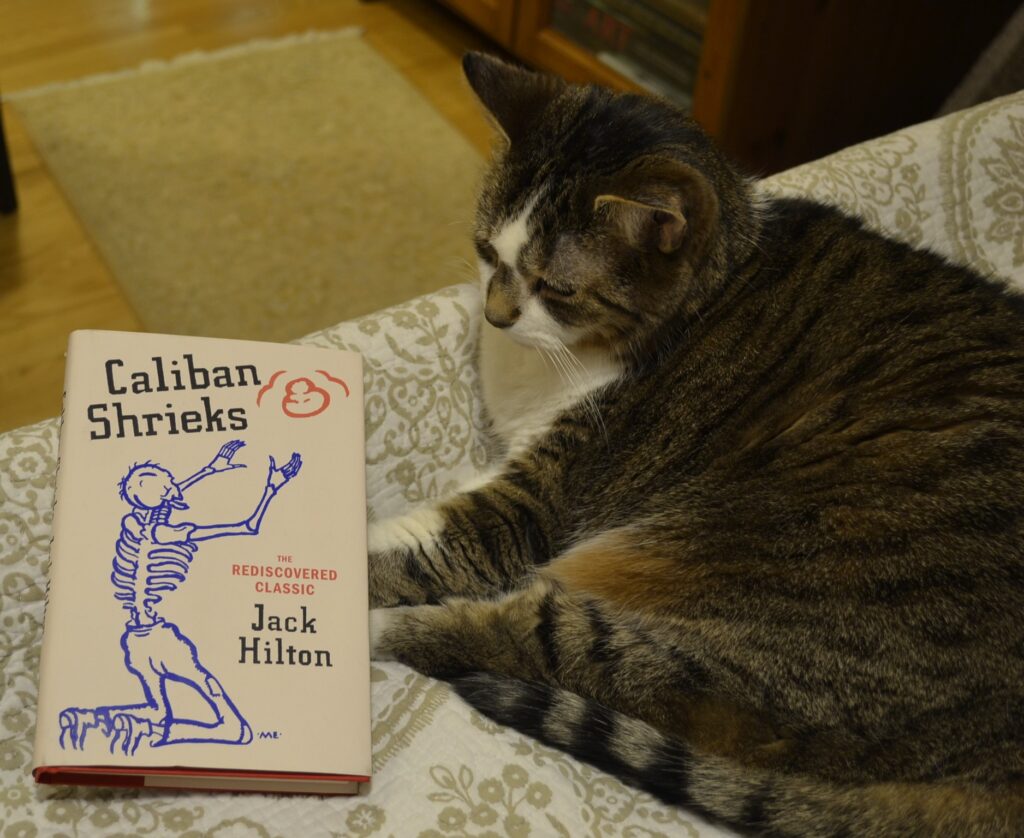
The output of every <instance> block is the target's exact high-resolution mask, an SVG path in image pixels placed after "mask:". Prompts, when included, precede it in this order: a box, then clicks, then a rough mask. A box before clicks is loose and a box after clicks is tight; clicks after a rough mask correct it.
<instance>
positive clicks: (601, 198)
mask: <svg viewBox="0 0 1024 838" xmlns="http://www.w3.org/2000/svg"><path fill="white" fill-rule="evenodd" d="M594 210H595V212H598V213H600V214H602V215H604V216H605V217H607V218H608V219H609V220H610V222H611V224H612V225H613V226H614V228H616V229H617V231H618V232H619V233H620V235H622V236H623V237H624V238H625V239H626V241H628V242H629V243H630V244H631V245H633V246H634V247H638V248H644V249H653V250H658V251H660V252H661V253H665V254H672V253H676V252H677V251H679V250H681V249H685V250H687V251H689V252H690V255H692V256H698V255H699V253H700V252H701V251H703V248H704V245H705V244H706V242H707V241H708V240H709V238H710V237H711V235H712V234H713V232H714V228H715V224H716V219H717V216H718V199H717V197H716V196H715V192H714V190H713V189H712V187H711V184H710V183H708V180H707V179H706V178H705V177H704V176H703V175H702V174H701V173H700V172H698V171H697V170H696V169H694V168H693V167H692V166H687V165H686V164H685V163H681V162H679V161H677V160H672V159H669V158H664V157H648V158H642V159H640V160H638V161H635V162H634V163H633V164H632V165H630V166H629V167H628V168H627V169H626V170H625V171H623V172H621V173H619V174H618V175H617V176H615V177H614V178H612V179H611V180H610V181H609V182H608V183H606V184H604V188H603V189H602V190H601V194H599V195H598V196H597V197H596V198H595V199H594Z"/></svg>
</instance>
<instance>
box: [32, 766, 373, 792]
mask: <svg viewBox="0 0 1024 838" xmlns="http://www.w3.org/2000/svg"><path fill="white" fill-rule="evenodd" d="M147 775H165V776H175V777H223V778H224V779H226V780H229V779H230V778H232V777H239V778H245V779H249V778H254V779H255V778H258V779H267V780H283V781H286V782H287V781H291V782H303V781H306V782H308V781H316V782H326V783H368V782H369V781H370V778H369V777H368V776H365V775H360V774H302V773H299V772H290V771H226V770H219V769H202V770H200V769H194V768H146V769H144V770H139V769H136V768H99V767H94V766H90V765H82V766H75V767H74V768H59V767H56V766H51V765H41V766H39V768H36V769H33V771H32V777H33V779H35V781H36V782H37V783H42V784H45V785H88V786H120V787H126V788H146V787H147V786H146V776H147ZM160 788H161V789H168V790H170V789H173V788H175V787H174V786H164V785H161V786H160ZM181 788H182V789H185V790H187V791H211V792H216V791H225V792H237V791H251V790H250V789H238V788H231V787H230V786H225V787H224V788H212V787H208V786H203V787H202V788H201V789H197V788H195V787H194V786H182V787H181ZM268 793H271V792H270V791H269V790H268ZM272 793H273V794H288V793H289V790H288V789H287V788H286V787H282V788H280V789H274V790H273V792H272ZM293 793H294V794H305V795H308V794H350V793H351V792H331V791H323V792H309V791H296V792H293Z"/></svg>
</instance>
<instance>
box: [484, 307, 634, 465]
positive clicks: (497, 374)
mask: <svg viewBox="0 0 1024 838" xmlns="http://www.w3.org/2000/svg"><path fill="white" fill-rule="evenodd" d="M481 328H482V332H481V335H480V381H481V385H482V387H483V394H484V401H485V403H486V404H487V412H488V414H489V415H490V418H491V422H492V425H493V429H494V432H495V433H496V434H497V435H498V436H499V437H500V438H501V439H502V440H503V441H504V442H505V444H506V445H507V446H508V453H509V456H510V457H515V456H516V455H517V454H519V453H521V452H522V451H523V450H524V449H525V448H527V447H528V446H529V445H530V444H531V443H532V442H533V441H534V440H535V439H537V438H538V437H540V436H542V435H543V434H544V433H546V432H547V430H548V429H549V428H550V427H551V423H552V422H553V421H554V419H555V417H556V416H558V415H559V414H560V413H562V412H563V411H565V410H567V409H569V408H570V407H572V406H573V405H574V404H576V403H577V402H579V401H581V400H582V399H584V398H586V396H587V395H588V394H590V393H592V392H593V391H594V390H596V389H598V388H600V387H604V386H605V385H606V384H609V383H611V382H612V381H614V380H615V379H617V378H618V377H619V376H620V375H621V374H622V367H621V365H620V364H619V363H618V362H617V361H616V360H615V359H614V358H612V357H611V356H610V355H609V354H608V353H607V352H602V351H600V350H597V349H572V350H571V352H572V355H573V357H574V358H575V361H572V360H568V359H565V358H560V359H559V360H557V361H556V360H555V359H554V357H551V358H549V357H548V356H545V355H543V354H541V352H540V351H539V350H538V349H537V348H536V347H534V346H525V345H522V344H520V343H517V342H515V341H513V340H510V339H509V336H508V335H507V334H505V332H507V331H508V330H502V329H496V328H494V327H493V326H491V325H490V324H489V323H484V324H483V325H482V327H481ZM554 354H555V355H557V354H558V353H554Z"/></svg>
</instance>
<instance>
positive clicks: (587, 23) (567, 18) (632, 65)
mask: <svg viewBox="0 0 1024 838" xmlns="http://www.w3.org/2000/svg"><path fill="white" fill-rule="evenodd" d="M618 5H621V6H622V8H618V7H617V6H618ZM633 5H634V4H616V3H604V2H598V0H558V2H556V3H555V5H554V7H553V10H552V23H553V24H554V26H555V27H556V28H557V29H558V30H560V31H561V32H563V33H564V34H565V35H567V36H568V37H570V38H571V39H572V40H574V41H575V42H577V43H578V44H580V45H581V46H583V47H585V48H586V49H588V50H590V51H591V52H593V53H595V55H596V56H597V58H598V59H599V60H600V61H602V62H603V63H605V64H607V65H608V66H610V67H612V68H613V69H615V70H616V71H617V72H619V73H621V74H622V75H625V76H627V77H628V78H630V79H632V80H633V81H634V82H636V83H637V84H639V85H641V86H642V87H646V88H647V89H649V90H651V91H653V92H655V93H658V94H660V95H663V96H666V97H668V98H670V99H673V100H675V101H676V102H677V103H679V104H680V105H682V106H683V107H689V105H690V103H691V101H692V91H693V87H694V82H695V79H696V74H697V65H698V62H699V59H700V47H701V41H700V38H699V36H698V35H696V34H695V33H692V32H688V33H686V35H685V37H686V38H687V41H686V43H685V45H682V44H681V43H680V42H678V41H677V42H673V41H671V40H668V39H667V37H666V35H667V34H671V32H670V31H669V30H667V29H666V27H665V26H664V25H663V24H664V23H665V21H664V19H663V18H661V16H660V15H658V14H657V13H656V12H653V11H650V10H645V11H644V12H643V13H638V12H636V11H635V10H633V11H630V9H631V8H632V6H633ZM642 14H646V15H647V18H648V20H647V25H645V24H643V23H640V22H639V20H638V16H640V15H642ZM655 19H657V21H655ZM652 23H656V24H657V25H651V24H652ZM676 29H677V30H678V31H679V32H681V33H682V32H686V30H684V29H682V27H676ZM678 37H679V38H682V37H683V35H679V36H678Z"/></svg>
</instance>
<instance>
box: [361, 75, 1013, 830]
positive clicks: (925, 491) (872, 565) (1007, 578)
mask: <svg viewBox="0 0 1024 838" xmlns="http://www.w3.org/2000/svg"><path fill="white" fill-rule="evenodd" d="M467 73H468V75H469V77H470V80H471V83H472V84H473V85H474V88H475V89H477V91H478V93H479V94H480V97H481V99H482V101H483V102H484V104H485V105H486V106H487V107H488V108H489V109H490V110H491V112H492V114H493V115H494V117H495V119H496V121H497V122H498V123H499V125H500V126H501V128H502V132H503V134H504V135H505V137H506V138H507V140H506V143H505V145H504V146H503V148H502V149H500V150H499V152H498V154H497V156H496V158H495V161H494V163H493V166H492V170H491V173H490V175H489V176H488V178H487V180H486V182H485V185H484V189H483V193H482V197H481V202H480V210H479V215H478V221H477V243H478V249H479V250H480V253H481V260H482V261H484V262H485V263H486V264H487V268H486V270H485V272H484V278H485V280H486V282H487V289H486V290H487V293H488V301H489V302H488V305H489V309H490V311H489V315H490V318H489V319H491V320H492V323H495V321H496V325H495V326H494V329H495V330H496V329H498V328H500V329H501V331H502V333H504V334H508V333H509V332H514V330H515V328H516V322H517V320H518V317H519V316H521V314H522V310H523V309H524V307H525V302H527V301H528V302H529V303H530V305H532V306H534V307H535V308H536V307H540V309H541V310H542V312H543V315H544V317H546V318H547V319H548V320H550V321H551V323H552V324H554V325H551V326H549V327H547V326H543V325H541V326H539V327H538V326H537V325H536V324H537V323H541V324H543V323H544V322H545V321H544V319H543V318H541V317H539V316H534V319H533V323H534V326H531V330H533V331H531V332H530V335H532V336H527V335H526V333H525V332H524V333H521V334H519V335H518V337H517V340H518V341H519V344H517V345H521V347H520V348H521V349H522V351H531V349H530V347H531V346H534V347H538V348H543V347H544V346H545V345H548V344H546V343H545V341H549V340H551V336H552V335H556V336H557V335H561V337H560V338H559V340H561V341H562V343H563V344H564V352H568V353H569V354H572V355H574V356H575V353H577V352H578V353H580V354H586V355H587V357H588V359H589V360H588V364H589V367H588V369H591V370H598V369H600V370H602V371H603V372H602V373H601V375H600V376H597V377H591V378H589V379H587V380H588V381H589V382H590V383H589V384H587V385H586V386H583V387H581V388H579V395H578V397H572V396H569V395H566V393H568V392H570V390H571V388H570V387H567V388H566V391H565V392H562V393H560V394H558V399H557V400H556V401H554V402H553V403H554V404H556V405H557V406H558V407H557V409H549V410H548V411H547V413H543V412H542V411H543V409H544V406H545V404H547V403H548V401H549V400H548V399H545V398H544V391H543V390H542V389H541V390H537V391H535V392H533V393H532V394H531V396H530V398H527V399H525V400H524V402H523V405H524V407H523V409H524V410H526V409H527V407H528V406H531V405H532V406H533V409H535V410H536V411H537V412H536V413H535V414H533V416H534V418H535V421H533V422H530V421H526V419H524V420H523V422H521V423H520V424H519V425H517V426H516V427H520V428H529V433H523V434H521V435H520V436H519V437H518V438H516V439H513V440H510V443H511V444H510V447H509V449H508V456H507V457H506V460H505V462H504V463H503V464H502V466H501V467H500V469H498V470H496V471H495V473H494V475H493V477H492V479H490V480H489V481H487V482H485V483H480V484H476V485H474V486H471V487H469V488H468V489H467V491H465V492H462V493H460V494H458V495H455V496H453V497H451V498H449V499H447V500H445V501H443V502H441V503H439V504H437V505H436V506H435V507H433V508H431V509H430V510H428V511H419V512H417V513H415V514H414V515H413V516H411V517H410V518H408V519H406V520H404V521H398V522H390V523H385V524H382V525H379V527H380V529H379V530H377V529H375V536H374V545H375V547H376V549H375V551H374V552H373V555H372V556H371V564H370V577H371V578H370V585H371V598H372V600H373V604H374V605H375V606H377V607H378V608H383V607H386V606H395V605H402V606H406V607H404V608H400V609H395V610H393V611H383V610H379V611H375V613H374V618H373V627H374V638H373V640H374V649H375V654H376V655H377V656H378V657H380V658H389V659H395V660H400V661H403V662H405V663H408V664H410V665H412V666H414V667H416V668H418V669H420V670H422V671H424V672H427V673H430V674H433V675H435V676H438V677H444V678H449V679H451V680H452V681H453V683H454V684H455V685H456V687H457V689H458V690H459V691H460V692H461V693H462V694H463V695H464V696H465V697H466V698H467V700H469V701H470V702H471V703H473V704H474V705H476V706H477V707H479V708H480V709H481V710H482V711H483V712H485V713H487V714H488V715H490V716H492V717H493V718H495V719H497V720H498V721H500V722H502V723H504V724H509V725H512V726H514V727H516V728H517V729H519V730H522V731H523V732H525V733H528V734H530V735H533V736H536V737H537V738H539V739H541V740H543V741H545V742H548V743H549V744H552V745H554V746H556V747H559V748H563V749H565V750H567V751H569V752H570V753H573V754H575V755H576V756H578V757H580V758H582V759H585V760H589V761H591V762H593V763H594V764H596V765H598V766H600V767H602V768H604V769H606V770H609V771H612V772H613V773H616V774H617V775H619V776H620V777H622V778H623V779H624V780H626V781H627V782H630V783H633V784H635V785H638V786H640V787H641V788H644V789H647V790H648V791H650V792H652V793H653V794H656V795H658V796H659V797H661V798H662V799H663V800H666V801H668V802H670V803H675V804H679V805H684V806H689V807H692V808H695V809H698V810H700V811H702V812H705V813H706V814H708V815H709V816H711V817H713V818H716V819H718V820H720V821H722V822H724V823H727V824H730V825H732V826H734V827H736V828H739V829H743V830H746V831H749V832H753V833H764V834H773V835H853V834H870V835H930V834H936V833H939V834H947V835H967V836H975V835H977V836H981V835H1017V834H1022V833H1024V785H1022V777H1024V773H1022V772H1024V619H1022V616H1024V548H1022V535H1024V395H1022V394H1024V328H1022V326H1024V302H1022V300H1021V298H1020V297H1018V296H1015V295H1014V294H1012V293H1010V292H1008V291H1007V290H1006V289H1005V288H1004V287H1003V286H1002V285H1001V284H999V283H997V282H995V281H992V280H989V279H986V278H984V277H980V276H978V275H977V274H976V273H974V272H972V271H970V270H969V269H967V268H965V267H962V266H957V265H952V264H950V263H948V262H946V261H944V260H943V259H941V258H939V257H938V256H936V255H934V254H932V253H929V252H926V251H922V250H916V249H913V248H911V247H908V246H907V245H904V244H900V243H897V242H895V241H892V240H889V239H886V238H884V237H882V236H879V235H877V234H875V233H872V232H869V231H867V230H865V229H864V228H863V227H862V225H861V224H860V222H859V221H857V220H855V219H853V218H850V217H848V216H845V215H843V214H842V213H840V212H838V211H837V210H834V209H831V208H828V207H825V206H821V205H818V204H815V203H812V202H809V201H802V200H792V199H787V200H781V199H771V200H769V199H764V198H763V197H758V195H757V193H756V192H755V191H754V187H753V185H752V184H751V182H750V181H748V180H746V179H744V178H743V177H742V176H740V175H739V174H738V173H737V172H736V171H735V170H734V169H733V168H732V167H731V166H730V165H729V164H728V163H727V162H726V161H725V160H723V159H722V157H721V156H720V155H719V153H718V152H717V151H716V150H715V149H714V148H713V146H712V145H711V144H710V142H709V141H708V140H707V138H706V137H705V136H704V135H703V134H702V133H701V132H700V130H699V129H698V128H697V127H696V126H695V125H694V124H693V123H692V122H691V121H690V120H688V119H687V118H686V117H684V116H683V115H681V114H679V113H677V112H675V111H673V110H672V109H671V108H670V107H669V106H667V105H665V104H664V103H661V102H657V101H654V100H648V99H645V98H643V97H638V96H632V95H615V94H611V93H608V92H607V91H603V90H600V89H598V88H577V87H571V86H568V85H563V84H561V83H559V82H556V81H552V80H550V79H546V78H540V77H536V76H533V75H532V74H529V73H526V72H525V71H519V70H514V69H512V68H509V67H506V66H505V65H501V64H500V63H498V62H494V61H489V60H487V59H483V58H480V57H477V58H471V59H469V60H468V62H467ZM506 100H507V101H506ZM516 103H518V106H513V105H516ZM502 120H504V123H503V122H502ZM609 195H610V196H612V198H610V199H609V198H608V196H609ZM598 197H600V198H601V199H602V200H601V201H597V200H596V199H597V198H598ZM524 207H528V209H527V210H525V211H524ZM511 223H514V224H515V225H516V227H515V230H514V233H515V235H512V234H511V233H507V234H506V235H505V236H504V237H502V231H503V230H504V231H507V230H508V229H509V226H508V225H509V224H511ZM525 234H528V235H525ZM495 236H498V238H499V244H500V245H501V248H500V250H501V251H502V252H500V253H499V248H495V246H494V245H493V244H492V243H491V242H492V241H493V239H494V237H495ZM510 243H511V244H515V247H514V248H513V247H511V246H510ZM512 250H514V251H515V253H514V254H513V253H511V251H512ZM488 260H489V261H488ZM510 262H515V264H510ZM495 289H497V290H495ZM503 295H504V296H503ZM516 309H519V310H520V311H519V313H518V314H516V313H515V310H516ZM484 328H486V329H491V328H492V326H490V325H486V326H484ZM536 329H539V332H537V333H536V334H535V333H534V332H535V331H536ZM538 334H539V336H537V335H538ZM502 336H503V335H498V338H500V337H502ZM513 336H514V337H515V335H514V334H513ZM493 337H494V335H491V336H489V338H488V341H485V343H484V345H485V351H487V350H486V347H487V346H488V344H489V343H493V342H494V341H493V340H492V338H493ZM566 339H568V340H570V341H571V343H566ZM559 352H560V353H561V352H563V350H559ZM602 353H603V356H602ZM560 357H563V356H562V355H560ZM602 357H603V358H604V359H605V360H604V362H601V360H600V359H601V358H602ZM567 363H568V362H567ZM483 366H484V368H485V369H487V368H491V369H495V370H497V369H501V370H503V371H504V374H508V375H514V374H515V369H516V365H515V364H509V363H505V364H495V365H491V366H490V367H488V364H487V363H486V359H485V363H484V364H483ZM519 366H520V368H521V369H522V370H524V371H526V370H528V369H530V367H529V365H526V364H522V365H519ZM548 381H549V379H546V378H538V379H537V380H536V381H535V386H536V387H538V388H542V387H543V386H545V382H548ZM500 386H501V382H500V381H493V382H490V384H489V391H492V392H493V391H494V390H495V389H496V388H500ZM517 389H518V391H526V390H528V389H529V382H528V381H525V380H524V381H518V382H514V383H510V391H516V390H517ZM501 409H502V410H503V411H504V414H503V418H501V421H498V422H496V427H512V426H513V424H514V423H513V424H508V422H507V421H506V420H508V416H509V414H510V407H509V405H507V404H506V405H504V406H503V407H502V408H501ZM537 417H543V420H541V419H538V418H537ZM527 418H528V417H527Z"/></svg>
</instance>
